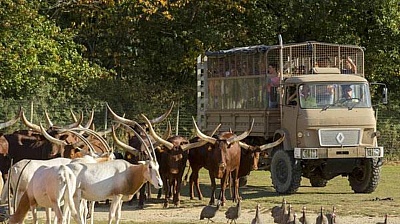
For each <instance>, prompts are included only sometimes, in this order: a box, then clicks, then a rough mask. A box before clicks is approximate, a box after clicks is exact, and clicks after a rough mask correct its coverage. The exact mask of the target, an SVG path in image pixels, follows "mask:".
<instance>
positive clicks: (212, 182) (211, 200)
mask: <svg viewBox="0 0 400 224" xmlns="http://www.w3.org/2000/svg"><path fill="white" fill-rule="evenodd" d="M209 174H210V180H211V197H210V202H209V203H208V204H209V205H215V190H216V188H217V184H216V183H215V177H214V175H212V174H211V172H210V171H209Z"/></svg>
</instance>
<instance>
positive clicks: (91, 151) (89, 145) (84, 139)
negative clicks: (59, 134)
mask: <svg viewBox="0 0 400 224" xmlns="http://www.w3.org/2000/svg"><path fill="white" fill-rule="evenodd" d="M66 131H67V132H69V133H72V134H74V135H76V136H77V137H78V138H79V139H80V140H81V141H82V142H84V143H85V144H86V145H87V146H88V148H89V153H90V156H92V157H96V156H97V155H96V153H95V150H94V147H93V145H92V144H91V143H90V142H89V140H87V139H86V138H85V137H84V136H83V135H81V134H80V133H78V132H76V131H73V130H66ZM77 144H80V142H77V143H74V144H72V145H73V147H74V148H77V147H78V146H77Z"/></svg>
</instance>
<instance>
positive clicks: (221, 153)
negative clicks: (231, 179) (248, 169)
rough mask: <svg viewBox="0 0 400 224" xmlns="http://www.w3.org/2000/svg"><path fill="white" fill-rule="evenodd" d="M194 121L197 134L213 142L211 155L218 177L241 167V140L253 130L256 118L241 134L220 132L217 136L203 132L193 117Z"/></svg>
mask: <svg viewBox="0 0 400 224" xmlns="http://www.w3.org/2000/svg"><path fill="white" fill-rule="evenodd" d="M193 123H194V126H195V130H196V135H197V136H198V137H199V138H201V139H202V140H203V141H206V142H208V143H211V145H212V147H211V150H210V155H211V156H212V157H211V158H212V164H209V165H210V167H213V166H214V169H213V170H214V172H215V175H216V177H217V178H222V176H223V175H224V174H225V172H226V171H227V170H228V171H232V170H234V169H239V166H240V146H239V141H241V140H243V139H244V138H246V137H247V136H248V135H249V134H250V132H251V130H252V129H253V125H254V120H253V122H252V124H251V126H250V129H249V130H247V131H245V132H244V133H242V134H241V135H235V134H234V133H232V132H223V133H220V134H219V135H218V136H217V137H216V138H215V137H211V136H207V135H205V134H203V133H202V132H201V131H200V130H199V128H198V126H197V124H196V121H195V119H194V118H193Z"/></svg>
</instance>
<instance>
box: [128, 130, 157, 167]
mask: <svg viewBox="0 0 400 224" xmlns="http://www.w3.org/2000/svg"><path fill="white" fill-rule="evenodd" d="M121 124H122V125H123V126H124V127H126V128H127V129H128V130H129V131H132V132H133V133H134V134H135V135H136V137H138V138H139V141H140V142H141V143H142V144H143V145H144V147H145V149H146V151H147V153H148V156H149V157H150V159H151V160H154V161H157V158H156V154H155V151H154V147H153V143H152V142H151V139H150V137H149V136H148V135H147V133H146V132H145V131H144V130H143V128H142V126H140V125H139V126H137V127H139V128H140V129H141V131H142V132H143V133H145V134H146V138H147V140H148V141H149V144H150V146H151V149H152V152H153V153H152V152H151V151H150V149H149V147H148V145H147V144H146V142H145V141H144V140H143V138H142V136H140V135H139V133H137V132H136V131H135V129H133V128H132V127H131V126H129V125H127V124H124V123H121Z"/></svg>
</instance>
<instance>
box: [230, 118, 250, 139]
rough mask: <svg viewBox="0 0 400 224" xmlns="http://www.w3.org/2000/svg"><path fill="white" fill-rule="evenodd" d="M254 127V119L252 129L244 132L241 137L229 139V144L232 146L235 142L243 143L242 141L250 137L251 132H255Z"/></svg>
mask: <svg viewBox="0 0 400 224" xmlns="http://www.w3.org/2000/svg"><path fill="white" fill-rule="evenodd" d="M253 126H254V119H253V121H252V122H251V126H250V128H249V129H248V130H247V131H245V132H243V133H242V134H241V135H238V136H233V137H230V138H228V139H227V140H226V142H227V143H228V144H232V143H233V142H236V141H242V140H243V139H245V138H246V137H247V136H249V134H250V132H251V131H252V130H253Z"/></svg>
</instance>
